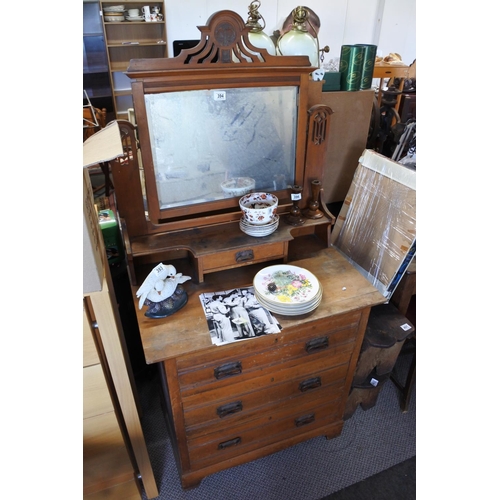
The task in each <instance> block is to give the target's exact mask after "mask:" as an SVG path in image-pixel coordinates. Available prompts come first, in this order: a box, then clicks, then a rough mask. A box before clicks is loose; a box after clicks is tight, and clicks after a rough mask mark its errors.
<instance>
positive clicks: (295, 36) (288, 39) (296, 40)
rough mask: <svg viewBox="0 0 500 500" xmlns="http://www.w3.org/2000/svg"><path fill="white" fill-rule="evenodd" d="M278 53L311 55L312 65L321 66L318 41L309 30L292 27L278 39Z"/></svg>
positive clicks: (283, 54) (284, 54)
mask: <svg viewBox="0 0 500 500" xmlns="http://www.w3.org/2000/svg"><path fill="white" fill-rule="evenodd" d="M278 54H279V55H282V56H309V61H311V66H315V67H316V68H318V67H319V50H318V42H317V40H316V38H314V37H313V36H312V35H311V34H310V33H309V32H307V31H302V30H299V29H296V28H292V29H291V30H290V31H288V32H287V33H285V34H284V35H283V36H281V37H280V38H279V40H278Z"/></svg>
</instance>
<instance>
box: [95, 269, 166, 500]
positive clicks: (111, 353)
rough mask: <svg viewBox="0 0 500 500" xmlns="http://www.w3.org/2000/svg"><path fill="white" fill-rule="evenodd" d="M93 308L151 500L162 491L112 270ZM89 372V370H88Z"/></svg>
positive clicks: (105, 279)
mask: <svg viewBox="0 0 500 500" xmlns="http://www.w3.org/2000/svg"><path fill="white" fill-rule="evenodd" d="M88 297H89V300H90V301H91V302H92V309H93V311H94V314H95V318H96V321H97V325H98V328H99V335H100V338H101V341H102V345H103V348H104V351H105V353H106V360H107V363H108V366H109V370H110V373H111V377H112V382H113V386H114V389H115V390H116V395H117V398H118V403H119V405H120V410H121V414H122V415H123V420H124V423H125V426H126V429H127V434H128V438H129V439H130V444H131V446H132V449H133V453H134V458H135V460H136V462H137V466H138V468H139V472H140V473H141V477H142V482H143V485H144V489H145V490H146V495H147V496H148V498H154V497H156V496H158V488H157V485H156V481H155V478H154V475H153V470H152V467H151V462H150V459H149V454H148V450H147V448H146V442H145V439H144V434H143V430H142V426H141V421H140V418H139V412H138V407H137V404H136V399H135V394H134V388H135V385H134V387H133V386H132V384H133V383H135V381H134V380H133V378H132V377H131V375H130V374H131V367H130V363H129V359H128V353H127V352H126V351H124V350H123V347H122V346H123V345H125V339H124V337H123V329H122V325H121V321H120V316H119V313H118V306H117V304H116V297H115V294H114V290H113V283H112V281H110V280H109V268H108V267H107V266H106V275H105V277H104V280H103V290H102V291H101V292H96V293H91V294H89V296H88ZM86 369H87V368H86Z"/></svg>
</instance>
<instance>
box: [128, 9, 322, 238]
mask: <svg viewBox="0 0 500 500" xmlns="http://www.w3.org/2000/svg"><path fill="white" fill-rule="evenodd" d="M198 29H199V30H200V32H201V38H200V42H199V43H198V45H197V46H196V47H193V48H191V49H184V50H182V51H181V53H180V54H179V55H178V56H177V57H174V58H165V59H132V60H131V61H130V63H129V67H128V69H127V72H126V75H127V76H128V77H129V78H131V80H132V95H133V100H134V110H135V116H136V120H137V132H138V136H139V140H140V144H141V155H142V163H143V168H144V180H145V189H146V198H147V211H148V217H149V221H150V223H152V224H153V225H155V226H157V225H161V226H162V228H163V229H165V230H166V229H169V230H176V229H185V228H194V227H200V226H203V225H209V224H213V223H222V222H228V221H233V220H238V219H239V218H240V216H241V212H240V209H239V204H238V200H239V197H233V198H224V199H220V200H214V201H209V202H204V203H201V204H196V205H185V206H180V207H172V208H165V209H161V208H160V204H159V200H158V194H157V187H156V176H155V170H154V163H153V155H152V150H151V140H150V129H149V123H148V118H147V113H146V104H145V95H147V94H151V93H163V92H176V91H185V90H206V89H207V88H208V89H214V90H215V89H230V88H251V87H272V86H293V87H296V88H297V90H298V95H297V104H298V109H297V129H296V151H295V184H298V185H304V181H305V179H306V172H305V168H306V140H307V124H308V83H309V80H310V73H311V72H312V71H313V70H314V69H315V68H314V67H312V66H311V65H310V62H309V58H308V57H307V56H272V55H270V54H269V53H268V52H267V50H265V49H259V48H257V47H255V46H254V45H252V43H251V42H250V40H249V37H248V33H249V31H250V28H249V27H247V26H245V23H244V21H243V19H242V18H241V17H240V16H239V15H238V14H237V13H235V12H233V11H229V10H224V11H219V12H216V13H215V14H213V15H212V16H211V17H210V18H209V19H208V21H207V25H206V26H199V27H198ZM193 125H194V126H196V117H194V118H193ZM273 194H275V195H276V196H278V199H279V210H281V211H282V212H284V211H288V209H289V207H290V205H291V201H290V192H289V190H288V189H284V190H280V191H275V192H273Z"/></svg>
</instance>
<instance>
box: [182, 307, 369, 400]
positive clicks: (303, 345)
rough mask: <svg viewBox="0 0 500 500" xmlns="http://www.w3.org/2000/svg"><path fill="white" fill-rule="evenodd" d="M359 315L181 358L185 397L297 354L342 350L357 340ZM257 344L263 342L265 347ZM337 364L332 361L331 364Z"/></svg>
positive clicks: (231, 382)
mask: <svg viewBox="0 0 500 500" xmlns="http://www.w3.org/2000/svg"><path fill="white" fill-rule="evenodd" d="M359 317H360V316H359V313H353V314H349V315H345V316H342V317H341V318H337V319H336V320H333V321H332V320H331V319H325V320H323V321H317V322H315V323H313V324H306V325H302V327H301V328H300V329H298V330H297V331H295V332H294V331H291V332H281V333H278V334H275V335H267V336H266V337H261V338H259V339H251V340H248V341H245V342H239V343H237V344H236V345H233V346H221V347H215V348H214V349H212V350H210V351H208V352H205V353H203V354H200V355H195V356H189V357H184V358H179V359H178V360H177V370H178V382H179V386H180V389H181V392H182V395H183V399H185V398H187V397H189V396H192V395H195V394H199V393H200V392H203V391H207V390H211V389H213V388H215V387H219V388H222V387H229V386H233V385H234V384H235V382H236V380H235V378H236V377H237V378H238V381H240V380H241V381H245V380H250V379H251V378H253V377H254V376H255V375H254V372H255V371H257V370H259V371H261V370H263V369H265V368H266V367H269V366H272V365H275V364H277V363H283V362H286V361H288V360H291V359H294V358H300V357H302V356H315V355H317V354H319V353H321V352H326V351H328V352H329V354H330V356H334V355H335V353H336V352H342V351H343V346H344V345H346V344H349V345H350V344H351V343H352V342H353V341H354V340H355V337H356V332H357V328H358V322H359ZM257 346H259V347H260V346H262V349H259V348H258V347H257ZM350 348H351V347H350ZM334 364H335V363H334V362H333V361H332V365H331V366H333V365H334Z"/></svg>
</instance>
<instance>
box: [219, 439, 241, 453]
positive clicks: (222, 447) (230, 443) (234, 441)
mask: <svg viewBox="0 0 500 500" xmlns="http://www.w3.org/2000/svg"><path fill="white" fill-rule="evenodd" d="M239 443H241V438H240V437H236V438H234V439H230V440H229V441H224V442H223V443H219V446H218V447H217V448H218V449H219V450H225V449H226V448H229V447H230V446H235V445H237V444H239Z"/></svg>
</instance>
